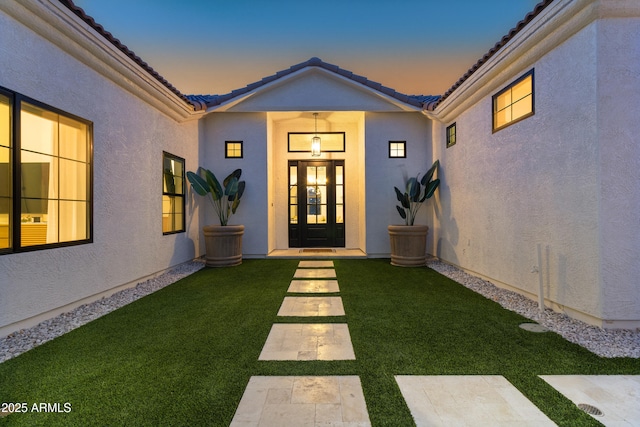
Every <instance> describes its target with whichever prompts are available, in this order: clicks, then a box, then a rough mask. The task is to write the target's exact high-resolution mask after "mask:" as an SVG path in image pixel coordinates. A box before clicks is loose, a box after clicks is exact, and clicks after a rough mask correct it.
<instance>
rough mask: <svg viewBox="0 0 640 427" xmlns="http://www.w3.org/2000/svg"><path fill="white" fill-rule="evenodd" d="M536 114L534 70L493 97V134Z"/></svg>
mask: <svg viewBox="0 0 640 427" xmlns="http://www.w3.org/2000/svg"><path fill="white" fill-rule="evenodd" d="M534 114H535V108H534V79H533V70H531V71H529V72H527V73H526V74H525V75H523V76H522V77H520V78H519V79H517V80H516V81H515V82H513V83H511V84H510V85H509V86H507V87H506V88H504V89H502V90H501V91H500V92H498V93H497V94H495V95H494V96H493V132H496V131H498V130H500V129H502V128H505V127H507V126H509V125H511V124H513V123H516V122H519V121H520V120H523V119H526V118H527V117H530V116H533V115H534ZM447 137H448V135H447ZM448 146H449V145H447V147H448Z"/></svg>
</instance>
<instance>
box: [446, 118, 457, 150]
mask: <svg viewBox="0 0 640 427" xmlns="http://www.w3.org/2000/svg"><path fill="white" fill-rule="evenodd" d="M452 145H456V124H455V123H454V124H452V125H451V126H448V127H447V148H449V147H451V146H452Z"/></svg>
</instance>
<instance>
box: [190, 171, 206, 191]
mask: <svg viewBox="0 0 640 427" xmlns="http://www.w3.org/2000/svg"><path fill="white" fill-rule="evenodd" d="M187 179H188V180H189V182H190V183H191V188H193V191H195V192H196V193H198V194H199V195H201V196H206V195H207V193H209V191H211V189H210V187H209V184H207V181H205V180H204V179H203V178H202V177H201V176H200V175H198V174H196V173H193V172H191V171H189V172H187Z"/></svg>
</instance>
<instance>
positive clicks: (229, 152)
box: [224, 141, 242, 159]
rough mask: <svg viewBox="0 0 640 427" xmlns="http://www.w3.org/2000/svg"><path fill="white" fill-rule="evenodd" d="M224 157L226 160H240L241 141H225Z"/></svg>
mask: <svg viewBox="0 0 640 427" xmlns="http://www.w3.org/2000/svg"><path fill="white" fill-rule="evenodd" d="M224 144H225V149H224V157H225V158H227V159H241V158H242V141H225V143H224Z"/></svg>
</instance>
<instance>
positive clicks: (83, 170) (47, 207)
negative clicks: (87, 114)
mask: <svg viewBox="0 0 640 427" xmlns="http://www.w3.org/2000/svg"><path fill="white" fill-rule="evenodd" d="M89 152H90V150H89V125H88V124H87V123H86V122H84V121H80V120H77V119H74V118H71V117H66V116H63V115H61V114H59V113H57V112H54V111H51V110H49V109H48V108H45V107H43V106H40V105H35V104H32V103H27V102H23V103H21V108H20V165H19V169H20V188H21V194H20V195H19V203H20V205H19V209H20V247H27V246H37V245H45V244H53V243H63V242H74V241H86V240H88V239H89V238H90V232H89V225H90V218H89V217H90V199H89V197H90V181H91V179H90V172H91V168H90V163H89ZM16 196H17V195H16Z"/></svg>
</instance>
